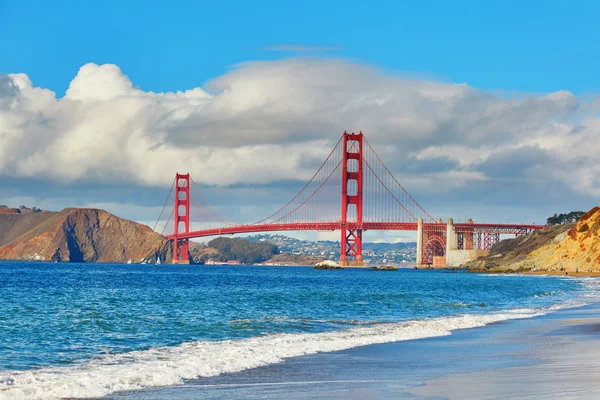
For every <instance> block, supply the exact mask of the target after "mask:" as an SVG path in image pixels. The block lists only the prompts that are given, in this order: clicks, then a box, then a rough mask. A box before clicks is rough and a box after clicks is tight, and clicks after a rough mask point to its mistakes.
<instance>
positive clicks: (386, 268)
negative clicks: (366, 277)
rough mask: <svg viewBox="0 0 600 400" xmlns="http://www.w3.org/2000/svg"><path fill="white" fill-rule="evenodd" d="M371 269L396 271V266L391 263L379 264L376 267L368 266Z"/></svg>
mask: <svg viewBox="0 0 600 400" xmlns="http://www.w3.org/2000/svg"><path fill="white" fill-rule="evenodd" d="M369 269H370V270H371V271H398V268H396V267H394V266H393V265H380V266H378V267H371V268H369Z"/></svg>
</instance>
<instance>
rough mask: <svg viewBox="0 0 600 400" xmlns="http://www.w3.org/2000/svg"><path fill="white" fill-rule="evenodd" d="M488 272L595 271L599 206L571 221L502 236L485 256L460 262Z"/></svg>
mask: <svg viewBox="0 0 600 400" xmlns="http://www.w3.org/2000/svg"><path fill="white" fill-rule="evenodd" d="M464 266H465V267H466V268H467V269H468V270H484V271H488V272H526V271H547V272H559V271H560V272H579V273H587V272H598V271H600V207H595V208H593V209H592V210H590V211H588V212H587V213H585V214H584V215H583V216H582V217H581V219H580V220H579V221H578V222H577V223H575V224H572V223H571V224H565V225H557V226H553V227H549V228H546V229H542V230H540V231H536V232H533V233H531V234H529V235H526V236H523V237H520V238H516V239H509V240H503V241H501V242H500V243H498V244H497V245H496V246H494V247H493V248H492V249H491V251H490V254H489V256H487V257H482V258H479V259H477V260H474V261H471V262H469V263H466V264H465V265H464Z"/></svg>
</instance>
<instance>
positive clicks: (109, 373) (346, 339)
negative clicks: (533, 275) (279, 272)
mask: <svg viewBox="0 0 600 400" xmlns="http://www.w3.org/2000/svg"><path fill="white" fill-rule="evenodd" d="M546 311H550V310H546ZM544 313H545V312H543V311H542V310H539V309H538V310H535V309H521V310H512V311H505V312H502V313H497V314H489V315H462V316H454V317H443V318H434V319H427V320H420V321H405V322H402V323H389V324H379V325H375V326H371V327H357V328H351V329H346V330H340V331H334V332H325V333H301V334H277V335H268V336H261V337H254V338H248V339H241V340H224V341H218V342H209V341H198V342H191V343H183V344H181V345H178V346H173V347H156V348H152V349H149V350H144V351H133V352H129V353H124V354H115V355H109V356H105V357H102V358H100V359H98V360H93V361H89V362H85V363H82V364H77V365H71V366H64V367H63V366H61V367H53V368H43V369H38V370H30V371H5V372H0V399H32V398H37V399H55V398H64V397H77V398H86V397H100V396H105V395H108V394H110V393H114V392H117V391H125V390H139V389H144V388H149V387H157V386H170V385H177V384H182V383H184V381H185V380H189V379H194V378H198V377H210V376H216V375H220V374H224V373H231V372H238V371H242V370H245V369H250V368H256V367H260V366H265V365H270V364H275V363H280V362H282V361H283V360H285V359H286V358H291V357H298V356H303V355H308V354H316V353H325V352H333V351H340V350H346V349H350V348H353V347H358V346H364V345H370V344H377V343H387V342H397V341H404V340H413V339H421V338H427V337H434V336H446V335H450V334H451V332H452V331H453V330H457V329H467V328H475V327H480V326H484V325H488V324H491V323H494V322H499V321H505V320H510V319H517V318H530V317H534V316H538V315H542V314H544Z"/></svg>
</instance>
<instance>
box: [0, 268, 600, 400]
mask: <svg viewBox="0 0 600 400" xmlns="http://www.w3.org/2000/svg"><path fill="white" fill-rule="evenodd" d="M599 292H600V285H598V281H596V280H594V279H589V278H562V277H543V276H520V275H504V276H503V275H479V274H467V273H460V272H459V273H453V272H445V271H417V270H400V271H399V272H381V271H370V270H362V269H361V270H358V269H346V270H343V271H315V270H313V269H311V268H305V267H241V266H235V267H225V266H210V267H204V266H169V265H160V266H156V265H143V266H141V265H101V264H64V263H52V264H50V263H7V262H0V310H1V311H0V399H4V398H7V399H13V398H15V399H29V398H61V397H95V396H103V395H107V394H109V393H113V392H115V391H121V390H134V389H142V388H147V387H155V386H167V385H175V384H181V383H183V382H185V380H187V379H193V378H196V377H206V376H216V375H219V374H223V373H227V372H236V371H241V370H245V369H249V368H254V367H258V366H262V365H268V364H273V363H278V362H282V361H284V360H285V359H286V358H289V357H297V356H301V355H305V354H314V353H318V352H331V351H337V350H344V349H348V348H352V347H357V346H362V345H368V344H375V343H385V342H393V341H400V340H411V339H418V338H424V337H432V336H442V335H449V334H451V332H452V331H453V330H456V329H465V328H470V327H477V326H482V325H486V324H489V323H493V322H497V321H503V320H508V319H515V318H528V317H532V316H536V315H541V314H544V313H547V312H550V311H552V310H555V309H558V308H562V307H568V306H575V305H582V304H586V303H591V302H594V301H597V299H598V298H599Z"/></svg>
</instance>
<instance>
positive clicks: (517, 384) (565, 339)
mask: <svg viewBox="0 0 600 400" xmlns="http://www.w3.org/2000/svg"><path fill="white" fill-rule="evenodd" d="M599 333H600V302H596V303H592V304H588V305H585V306H580V307H574V308H564V309H559V310H556V311H553V312H549V313H548V314H545V315H541V316H537V317H532V318H525V319H514V320H507V321H500V322H495V323H492V324H489V325H486V326H481V327H476V328H470V329H458V330H455V331H453V332H452V334H451V335H448V336H437V337H429V338H423V339H415V340H408V341H400V342H390V343H382V344H370V345H366V346H360V347H355V348H351V349H347V350H342V351H337V352H332V353H319V354H313V355H305V356H300V357H294V358H289V359H286V360H285V361H284V362H282V363H278V364H272V365H266V366H262V367H258V368H254V369H249V370H244V371H240V372H235V373H229V374H223V375H219V376H215V377H212V378H199V379H193V380H190V381H187V382H185V383H184V384H183V385H178V386H170V387H160V388H152V389H144V390H139V391H129V392H120V393H114V394H112V395H109V396H107V397H105V398H106V399H114V400H117V399H129V400H133V399H135V400H138V399H190V398H200V397H201V398H207V399H227V398H248V399H259V398H288V399H308V398H328V399H364V398H399V399H402V398H411V399H413V398H431V397H434V398H449V399H454V398H456V399H470V398H474V399H475V398H490V399H491V398H498V399H500V398H515V397H517V398H518V397H521V398H523V397H527V398H548V395H549V394H550V395H551V394H558V395H559V396H560V394H562V395H571V396H572V395H573V393H576V391H578V392H577V393H579V397H578V398H594V397H596V396H598V395H600V383H598V382H597V381H596V379H595V377H596V376H597V375H596V374H595V371H597V372H598V373H600V346H598V345H600V334H599ZM596 348H598V350H595V349H596ZM585 349H587V351H582V350H585ZM489 371H494V373H493V374H490V373H489ZM565 371H569V372H568V373H569V374H570V375H562V374H564V373H566V372H565ZM565 376H569V379H563V378H564V377H565ZM581 385H583V386H581ZM571 398H572V397H571Z"/></svg>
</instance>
